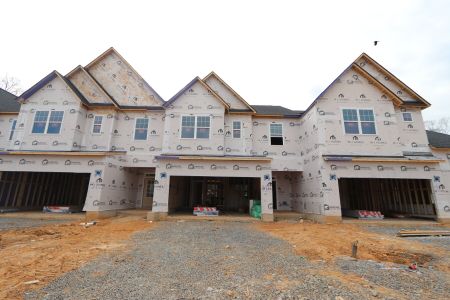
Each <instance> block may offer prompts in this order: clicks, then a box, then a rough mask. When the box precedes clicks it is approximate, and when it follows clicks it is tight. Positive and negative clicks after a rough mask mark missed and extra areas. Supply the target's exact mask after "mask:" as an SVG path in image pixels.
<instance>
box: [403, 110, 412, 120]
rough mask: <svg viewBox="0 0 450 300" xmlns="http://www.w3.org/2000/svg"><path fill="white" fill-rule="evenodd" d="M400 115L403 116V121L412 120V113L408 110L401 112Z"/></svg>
mask: <svg viewBox="0 0 450 300" xmlns="http://www.w3.org/2000/svg"><path fill="white" fill-rule="evenodd" d="M402 117H403V121H404V122H412V121H413V118H412V113H410V112H404V113H402Z"/></svg>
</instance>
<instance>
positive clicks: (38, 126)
mask: <svg viewBox="0 0 450 300" xmlns="http://www.w3.org/2000/svg"><path fill="white" fill-rule="evenodd" d="M63 117H64V112H63V111H51V112H49V111H37V112H36V114H35V115H34V122H33V128H32V129H31V133H47V134H59V133H60V131H61V124H62V120H63Z"/></svg>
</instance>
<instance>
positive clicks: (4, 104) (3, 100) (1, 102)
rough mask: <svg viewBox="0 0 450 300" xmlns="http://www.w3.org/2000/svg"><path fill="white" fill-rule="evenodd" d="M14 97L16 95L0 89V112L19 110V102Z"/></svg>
mask: <svg viewBox="0 0 450 300" xmlns="http://www.w3.org/2000/svg"><path fill="white" fill-rule="evenodd" d="M16 98H17V97H16V95H13V94H11V93H10V92H8V91H5V90H4V89H0V112H19V110H20V103H19V102H17V100H16Z"/></svg>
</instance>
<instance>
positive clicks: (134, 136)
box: [133, 118, 150, 141]
mask: <svg viewBox="0 0 450 300" xmlns="http://www.w3.org/2000/svg"><path fill="white" fill-rule="evenodd" d="M138 120H147V129H146V130H147V132H146V134H145V139H136V129H137V127H136V125H137V121H138ZM139 129H142V128H139ZM149 129H150V119H149V118H135V119H134V130H133V141H147V140H148V131H149Z"/></svg>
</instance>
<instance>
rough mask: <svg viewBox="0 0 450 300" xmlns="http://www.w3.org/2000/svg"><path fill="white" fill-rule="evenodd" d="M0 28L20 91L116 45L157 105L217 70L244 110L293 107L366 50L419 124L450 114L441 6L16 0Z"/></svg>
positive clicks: (449, 48) (3, 70) (432, 0)
mask: <svg viewBox="0 0 450 300" xmlns="http://www.w3.org/2000/svg"><path fill="white" fill-rule="evenodd" d="M0 28H3V30H2V31H3V34H2V36H3V38H2V42H1V43H0V77H3V76H4V75H5V74H8V75H9V76H14V77H16V78H18V79H19V80H20V81H21V86H22V88H23V89H24V90H26V89H27V88H29V87H31V86H32V85H33V84H35V83H36V82H37V81H39V80H40V79H42V78H43V77H44V76H46V75H47V74H48V73H50V72H51V71H52V70H55V69H56V70H57V71H59V72H60V73H62V74H67V73H68V72H69V71H71V70H72V69H73V68H74V67H76V66H77V65H86V64H88V63H89V62H90V61H92V60H93V59H94V58H95V57H97V56H98V55H100V54H101V53H102V52H104V51H105V50H106V49H108V48H109V47H111V46H113V47H114V48H115V49H116V50H117V51H118V52H119V53H120V54H121V55H122V56H124V57H125V59H126V60H127V61H128V62H129V63H130V64H131V65H132V66H133V67H134V68H135V69H136V70H137V71H138V73H140V75H141V76H142V77H143V78H144V79H145V80H146V81H147V82H148V83H149V84H150V85H151V86H152V87H153V88H154V89H155V90H156V91H157V92H158V93H159V94H160V95H161V96H162V97H163V98H164V99H165V100H168V99H170V97H172V96H173V95H174V94H176V93H177V92H178V91H179V90H180V89H181V88H183V87H184V86H185V85H186V84H187V83H188V82H189V81H190V80H192V79H193V78H194V77H195V76H200V77H203V76H206V75H207V74H208V73H209V72H210V71H212V70H214V71H215V72H216V73H217V74H218V75H219V76H220V77H222V78H223V79H224V80H225V81H226V82H227V83H228V84H229V85H231V86H232V87H233V88H234V89H235V90H236V91H237V92H238V93H239V94H240V95H241V96H242V97H243V98H244V99H245V100H246V101H247V102H249V103H250V104H268V105H282V106H285V107H288V108H290V109H299V110H301V109H306V108H307V107H308V106H309V104H310V103H311V102H312V101H313V100H314V99H315V98H316V97H317V96H318V95H319V94H320V92H321V91H323V90H324V89H325V88H326V87H327V86H328V85H329V84H330V83H331V82H332V81H333V80H334V79H335V78H336V77H337V76H338V75H339V74H340V73H341V72H342V71H343V70H344V69H345V68H346V67H347V66H348V65H350V64H351V63H352V62H353V61H354V60H355V59H356V58H357V57H358V56H359V55H360V54H361V53H362V52H366V53H367V54H369V55H370V56H371V57H372V58H374V59H375V60H377V61H378V62H379V63H380V64H381V65H383V66H384V67H385V68H387V69H388V70H389V71H390V72H391V73H393V74H394V75H396V76H397V77H398V78H400V79H401V80H402V81H403V82H405V83H406V84H407V85H408V86H410V87H411V88H412V89H413V90H415V91H416V92H417V93H418V94H419V95H421V96H422V97H424V98H425V99H426V100H427V101H428V102H430V103H431V104H432V106H431V107H430V108H428V109H426V110H425V111H424V112H423V115H424V119H425V120H433V119H439V118H442V117H449V116H450V101H449V100H450V1H437V0H428V1H419V0H409V1H401V0H396V1H392V0H389V1H384V0H377V1H363V0H359V1H345V0H340V1H318V0H314V1H285V0H277V1H245V0H240V1H239V0H238V1H235V0H227V1H214V0H209V1H198V0H189V1H186V0H185V1H170V0H166V1H135V0H127V1H112V0H110V1H95V0H89V1H84V0H78V1H49V0H40V1H22V0H15V1H5V2H4V3H2V17H1V18H0ZM375 40H377V41H380V42H379V44H378V45H377V46H374V44H373V41H375Z"/></svg>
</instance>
